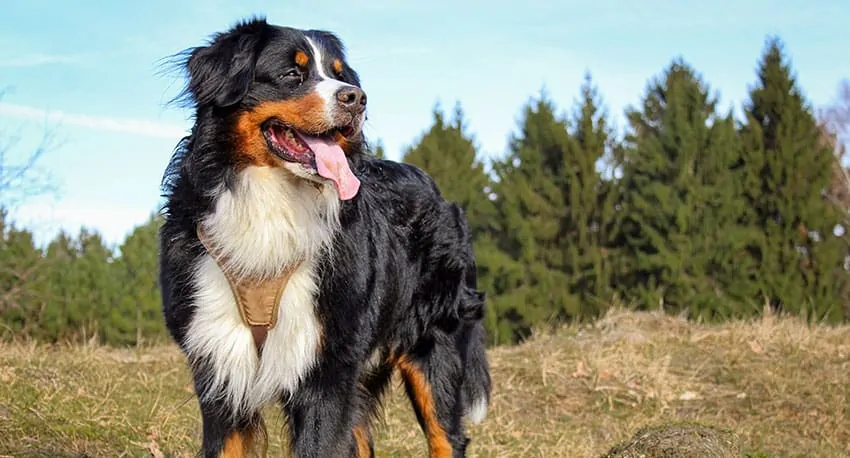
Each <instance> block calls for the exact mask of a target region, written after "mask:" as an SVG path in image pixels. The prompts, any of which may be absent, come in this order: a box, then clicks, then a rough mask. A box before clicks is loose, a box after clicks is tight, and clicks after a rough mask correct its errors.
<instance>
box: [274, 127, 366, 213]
mask: <svg viewBox="0 0 850 458" xmlns="http://www.w3.org/2000/svg"><path fill="white" fill-rule="evenodd" d="M262 130H263V135H264V136H265V138H266V143H268V145H269V148H270V149H271V150H272V151H273V152H274V153H275V154H276V155H277V156H278V157H280V158H281V159H283V160H284V161H286V162H293V163H297V164H301V165H302V166H304V168H306V169H307V170H310V171H315V173H317V174H318V175H319V176H322V177H324V178H326V179H328V180H331V181H332V182H333V183H334V185H336V189H337V192H338V193H339V198H340V199H342V200H348V199H351V198H353V197H354V196H355V195H357V191H358V190H359V189H360V180H359V179H357V177H356V176H355V175H354V173H352V171H351V168H350V167H349V166H348V160H347V159H346V158H345V152H344V151H343V150H342V147H341V146H340V145H339V144H338V143H337V142H336V140H335V139H334V137H335V136H336V135H342V136H343V137H349V136H351V135H352V134H353V133H354V128H352V127H351V126H345V127H343V128H340V129H333V130H332V131H329V132H326V133H325V134H322V135H309V134H306V133H303V132H299V131H297V130H295V129H292V128H290V127H288V126H286V125H284V124H283V123H281V122H279V121H276V120H271V121H269V122H267V123H266V124H265V126H264V127H263V129H262Z"/></svg>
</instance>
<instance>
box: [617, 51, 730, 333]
mask: <svg viewBox="0 0 850 458" xmlns="http://www.w3.org/2000/svg"><path fill="white" fill-rule="evenodd" d="M716 103H717V102H716V98H715V97H713V96H711V95H710V93H709V88H708V87H707V85H706V84H705V83H704V82H703V81H702V80H701V78H700V77H699V75H698V74H697V73H696V72H695V71H694V70H693V69H692V68H691V67H690V66H689V65H688V64H687V63H685V62H684V61H683V60H682V59H676V60H674V61H673V62H672V63H671V65H670V66H669V67H668V68H667V69H666V70H665V71H664V72H663V74H662V75H660V76H659V77H656V78H653V79H652V80H651V81H650V82H649V84H648V86H647V93H646V96H645V97H644V100H643V107H642V108H643V109H642V111H637V110H634V109H630V110H629V111H628V113H627V117H628V120H629V124H630V127H631V129H630V132H629V134H628V135H627V137H626V144H625V149H624V160H625V163H624V168H623V178H622V184H623V187H624V188H625V193H624V195H623V201H622V204H623V211H622V212H621V214H620V216H619V218H620V221H619V231H620V235H621V237H622V239H621V242H622V243H625V245H626V249H625V253H624V254H625V256H624V260H625V263H626V264H625V266H624V268H623V269H622V270H621V276H620V277H619V278H618V279H617V285H618V287H619V288H620V289H621V291H622V293H623V295H625V296H629V295H631V294H635V295H636V296H637V297H636V299H638V301H639V305H640V306H642V307H646V308H654V307H658V306H663V307H664V308H665V309H667V310H672V311H681V310H688V311H689V312H690V313H691V314H692V315H694V316H701V317H713V316H717V315H720V316H729V315H731V314H734V313H736V312H737V311H738V310H736V307H735V305H736V304H735V302H734V301H733V300H730V298H729V297H726V296H727V295H728V292H727V289H729V287H730V285H728V284H725V282H728V281H729V280H730V278H729V277H728V276H727V275H726V274H725V272H726V270H728V269H730V265H732V264H733V262H732V259H733V257H734V255H735V249H736V247H737V248H739V244H740V242H736V240H738V239H739V238H740V234H739V233H738V231H737V230H736V228H734V227H730V224H733V223H734V222H735V221H736V220H737V219H738V217H739V214H738V212H739V211H740V205H739V204H740V201H736V196H735V193H734V189H733V188H731V187H730V184H731V183H730V179H731V178H730V173H729V169H730V167H731V165H732V163H733V161H734V160H735V159H736V154H735V151H736V148H737V146H736V145H737V139H736V136H735V131H734V129H733V127H734V124H733V123H732V118H731V115H730V116H727V117H726V118H721V117H719V116H718V115H717V113H716ZM729 290H730V291H734V288H731V289H729Z"/></svg>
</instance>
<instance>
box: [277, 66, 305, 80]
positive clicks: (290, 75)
mask: <svg viewBox="0 0 850 458" xmlns="http://www.w3.org/2000/svg"><path fill="white" fill-rule="evenodd" d="M278 78H279V79H287V80H295V79H297V80H298V82H299V83H300V82H302V81H303V80H304V75H303V74H302V73H301V70H298V69H297V68H293V69H292V70H289V71H287V72H285V73H281V74H280V75H278Z"/></svg>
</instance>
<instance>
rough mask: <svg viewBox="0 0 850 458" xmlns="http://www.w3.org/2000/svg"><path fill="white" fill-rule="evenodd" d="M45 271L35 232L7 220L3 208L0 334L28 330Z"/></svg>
mask: <svg viewBox="0 0 850 458" xmlns="http://www.w3.org/2000/svg"><path fill="white" fill-rule="evenodd" d="M43 272H44V263H43V262H42V259H41V252H40V251H39V250H38V249H37V248H36V247H35V243H34V241H33V235H32V233H31V232H29V231H27V230H25V229H19V228H17V227H15V226H14V225H11V224H9V223H8V222H7V213H6V210H4V209H2V208H0V324H2V326H0V328H2V329H0V335H6V336H7V337H11V335H9V333H22V332H27V331H28V330H29V329H30V328H29V325H30V324H31V317H30V316H31V314H32V313H33V311H34V305H35V304H38V303H39V302H40V299H41V296H40V294H39V289H38V285H39V277H40V276H41V275H42V274H43Z"/></svg>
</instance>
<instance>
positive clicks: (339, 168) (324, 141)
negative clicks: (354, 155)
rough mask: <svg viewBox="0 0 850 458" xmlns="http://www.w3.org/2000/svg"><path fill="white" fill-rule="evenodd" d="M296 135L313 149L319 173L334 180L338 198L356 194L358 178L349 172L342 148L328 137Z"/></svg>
mask: <svg viewBox="0 0 850 458" xmlns="http://www.w3.org/2000/svg"><path fill="white" fill-rule="evenodd" d="M298 136H299V137H300V138H301V140H303V141H304V143H306V144H307V146H309V147H310V149H311V150H313V154H314V155H315V156H316V169H318V172H319V175H321V176H323V177H325V178H327V179H329V180H331V181H333V182H334V184H335V185H336V190H337V192H338V193H339V198H340V199H342V200H348V199H351V198H352V197H354V196H356V195H357V191H358V190H360V180H359V179H357V177H356V176H354V173H352V172H351V168H350V167H349V166H348V161H347V160H346V159H345V153H344V152H343V151H342V148H341V147H340V146H339V145H338V144H337V143H336V142H335V141H333V140H332V139H330V138H322V137H313V136H312V135H304V134H301V133H298Z"/></svg>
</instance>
